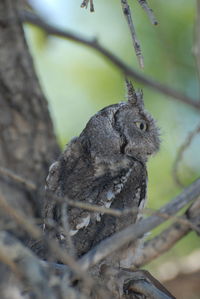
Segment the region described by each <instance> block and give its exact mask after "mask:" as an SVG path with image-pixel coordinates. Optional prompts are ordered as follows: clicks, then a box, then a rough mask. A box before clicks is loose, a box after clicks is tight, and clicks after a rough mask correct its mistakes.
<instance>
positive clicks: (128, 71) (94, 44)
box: [21, 11, 200, 111]
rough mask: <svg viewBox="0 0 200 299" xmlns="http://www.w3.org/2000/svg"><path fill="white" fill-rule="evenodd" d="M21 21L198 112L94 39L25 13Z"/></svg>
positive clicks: (188, 101) (186, 100)
mask: <svg viewBox="0 0 200 299" xmlns="http://www.w3.org/2000/svg"><path fill="white" fill-rule="evenodd" d="M21 19H22V21H23V22H27V23H29V24H33V25H36V26H39V27H40V28H42V29H43V30H44V31H46V33H47V34H51V35H55V36H57V37H62V38H66V39H69V40H71V41H74V42H77V43H80V44H82V45H85V46H87V47H90V48H92V49H94V50H96V51H97V52H98V53H100V54H101V55H102V56H103V57H104V58H106V59H108V60H109V61H110V62H111V63H112V64H113V65H115V66H116V67H117V68H118V69H120V70H121V71H122V72H123V73H124V74H125V75H127V76H129V77H131V78H133V79H135V80H136V81H138V82H140V83H142V84H145V85H147V86H149V87H150V88H152V89H154V90H156V91H158V92H160V93H162V94H165V95H167V96H169V97H171V98H174V99H176V100H178V101H180V102H182V103H185V104H187V105H189V106H191V107H193V108H195V109H196V110H198V111H200V102H198V101H195V100H193V99H192V98H190V97H188V96H186V95H184V94H183V93H181V92H178V91H176V90H174V89H172V88H170V87H168V86H165V85H163V84H161V83H158V82H157V81H154V80H153V79H150V78H148V77H146V76H144V75H142V74H140V73H138V72H137V71H135V70H134V69H133V68H131V67H129V66H128V65H126V64H125V63H124V62H123V61H121V60H120V59H119V58H118V57H117V56H115V55H114V54H113V53H111V52H110V51H108V50H107V49H105V48H104V47H102V46H101V45H100V44H99V43H98V41H97V40H96V39H88V38H83V37H80V36H78V35H76V34H75V33H72V32H70V31H64V30H60V29H58V28H56V27H54V26H52V25H49V24H47V23H46V22H44V21H43V20H42V19H40V18H39V17H38V16H37V15H34V14H32V13H29V12H27V11H26V12H23V13H21Z"/></svg>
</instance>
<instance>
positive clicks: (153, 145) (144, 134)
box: [81, 81, 160, 162]
mask: <svg viewBox="0 0 200 299" xmlns="http://www.w3.org/2000/svg"><path fill="white" fill-rule="evenodd" d="M126 84H127V90H128V101H127V102H121V103H119V104H115V105H111V106H108V107H105V108H104V109H102V110H101V111H99V112H98V113H97V114H95V115H94V116H93V117H92V118H91V119H90V121H89V122H88V124H87V126H86V128H85V129H84V131H83V132H82V134H81V136H82V137H84V136H86V135H87V139H89V142H90V147H91V152H92V153H93V155H94V156H104V157H105V158H106V157H107V158H109V157H112V156H113V155H115V154H117V155H119V154H120V155H125V156H128V157H132V158H135V159H137V160H139V161H141V162H146V161H147V159H148V157H149V156H150V155H152V154H154V153H156V152H157V151H158V149H159V145H160V140H159V130H158V128H157V126H156V123H155V120H154V119H153V117H152V116H151V115H150V114H149V113H148V112H147V111H145V109H144V103H143V95H142V92H141V91H138V92H136V91H135V90H134V88H133V86H132V84H131V82H128V81H127V82H126Z"/></svg>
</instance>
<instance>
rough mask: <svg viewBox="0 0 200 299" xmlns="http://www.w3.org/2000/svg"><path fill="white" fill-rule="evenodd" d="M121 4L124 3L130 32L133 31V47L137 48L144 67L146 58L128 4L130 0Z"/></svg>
mask: <svg viewBox="0 0 200 299" xmlns="http://www.w3.org/2000/svg"><path fill="white" fill-rule="evenodd" d="M121 4H122V10H123V14H124V17H125V19H126V21H127V23H128V26H129V29H130V32H131V37H132V41H133V47H134V49H135V54H136V57H137V59H138V62H139V65H140V67H141V68H144V58H143V55H142V50H141V47H140V42H139V40H138V39H137V36H136V31H135V27H134V25H133V20H132V16H131V10H130V7H129V5H128V1H127V0H121Z"/></svg>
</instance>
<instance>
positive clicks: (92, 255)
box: [80, 179, 200, 269]
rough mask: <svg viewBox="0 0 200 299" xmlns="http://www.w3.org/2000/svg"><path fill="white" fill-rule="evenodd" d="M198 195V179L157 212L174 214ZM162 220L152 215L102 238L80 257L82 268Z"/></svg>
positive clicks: (92, 263) (97, 260)
mask: <svg viewBox="0 0 200 299" xmlns="http://www.w3.org/2000/svg"><path fill="white" fill-rule="evenodd" d="M199 195H200V179H199V180H197V181H195V182H194V183H193V184H191V185H190V186H189V187H187V188H186V189H185V190H184V191H183V192H182V193H181V194H180V195H179V196H177V197H176V198H175V199H173V200H172V201H171V202H170V203H168V204H166V205H165V206H164V207H162V208H161V209H160V210H159V212H160V213H166V214H169V215H174V214H176V213H177V212H178V211H179V210H180V209H182V208H183V207H184V206H185V205H186V204H188V203H189V202H191V201H192V200H194V199H195V198H197V197H198V196H199ZM164 221H165V219H164V218H162V217H160V216H156V215H153V216H150V217H148V218H146V219H143V220H141V221H140V222H138V223H136V224H133V225H130V226H129V227H127V228H125V229H123V230H122V231H120V232H117V233H115V234H114V235H112V236H111V237H109V238H107V239H105V240H103V241H102V242H100V243H99V244H98V245H97V246H95V247H94V248H93V249H91V250H90V251H89V252H88V253H87V254H85V255H84V256H83V257H82V258H81V259H80V263H81V265H82V266H83V268H84V269H88V268H89V267H91V266H93V265H95V264H97V263H99V262H100V261H101V260H102V259H104V258H105V257H107V256H108V255H110V254H112V253H113V252H114V251H116V250H119V249H120V248H121V247H122V246H123V245H125V244H126V243H127V242H130V241H136V240H137V239H138V238H140V237H142V236H143V235H144V234H145V233H147V232H149V231H150V230H152V229H153V228H155V227H157V226H159V225H160V224H161V223H163V222H164Z"/></svg>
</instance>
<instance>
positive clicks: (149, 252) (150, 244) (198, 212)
mask: <svg viewBox="0 0 200 299" xmlns="http://www.w3.org/2000/svg"><path fill="white" fill-rule="evenodd" d="M181 218H182V219H184V220H185V219H188V220H189V221H190V222H192V223H193V224H194V225H195V226H196V227H197V226H200V198H198V199H197V200H196V201H195V202H194V203H193V204H192V206H191V207H190V208H189V209H188V210H187V211H186V212H185V215H184V216H182V217H181ZM190 231H191V227H190V226H189V225H187V223H181V222H175V223H173V224H172V225H171V226H170V227H169V228H167V229H166V230H164V231H163V232H162V233H161V234H159V235H158V236H156V237H155V238H153V239H151V240H149V241H147V242H145V243H144V246H143V248H142V250H141V254H140V256H139V257H138V258H137V261H136V262H135V263H134V266H136V267H141V266H143V265H145V264H147V263H149V262H151V261H152V260H153V259H155V258H157V257H158V256H160V255H161V254H163V253H165V252H167V251H168V250H169V249H170V248H171V247H173V246H174V245H175V244H176V243H177V242H178V241H179V240H180V239H181V238H183V237H184V236H185V235H187V234H188V233H189V232H190ZM197 232H198V233H199V230H198V231H197Z"/></svg>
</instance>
